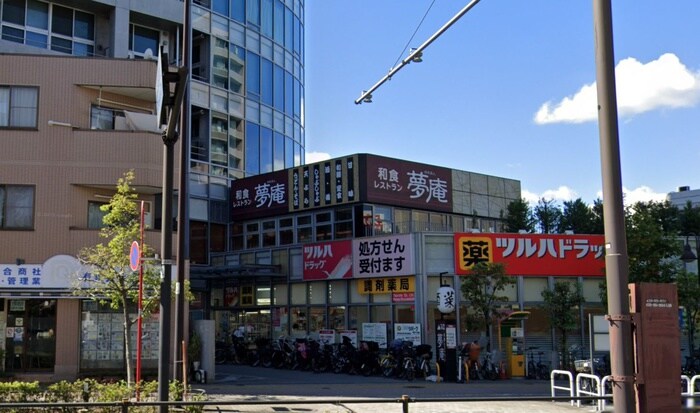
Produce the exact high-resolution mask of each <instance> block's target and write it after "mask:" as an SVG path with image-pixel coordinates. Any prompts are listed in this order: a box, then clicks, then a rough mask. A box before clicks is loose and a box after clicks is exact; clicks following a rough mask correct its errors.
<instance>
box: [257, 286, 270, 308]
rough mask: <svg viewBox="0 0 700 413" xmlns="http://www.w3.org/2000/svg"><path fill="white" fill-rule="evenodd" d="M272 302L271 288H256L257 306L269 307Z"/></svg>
mask: <svg viewBox="0 0 700 413" xmlns="http://www.w3.org/2000/svg"><path fill="white" fill-rule="evenodd" d="M271 302H272V300H271V299H270V287H269V286H258V287H255V305H261V306H269V305H270V304H271Z"/></svg>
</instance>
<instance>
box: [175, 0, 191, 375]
mask: <svg viewBox="0 0 700 413" xmlns="http://www.w3.org/2000/svg"><path fill="white" fill-rule="evenodd" d="M184 10H185V11H184V16H183V30H182V36H183V42H182V62H181V65H182V66H185V67H187V68H189V67H190V56H191V53H190V48H191V44H192V42H191V41H190V39H191V34H192V27H191V24H190V22H191V16H190V10H191V0H185V4H184ZM187 77H188V79H187V81H186V82H185V85H184V89H185V90H184V94H183V104H182V107H181V109H180V110H181V115H180V179H179V183H178V209H177V210H178V220H177V285H176V288H175V340H173V341H174V345H175V347H174V349H173V354H174V355H175V357H174V363H175V365H174V366H173V371H174V375H175V378H176V379H180V380H183V379H184V375H185V374H186V372H187V369H186V368H187V366H186V365H185V357H184V352H183V350H182V346H181V345H180V343H182V342H183V341H184V340H185V325H186V320H187V315H186V314H185V291H184V288H185V280H186V279H187V278H188V277H187V274H186V273H185V271H186V270H187V268H185V267H186V265H185V263H186V262H187V259H188V258H189V249H188V246H189V245H188V237H189V210H188V208H187V205H188V191H187V183H188V181H189V168H188V166H189V139H188V138H189V135H190V130H189V128H190V126H189V125H190V117H189V113H190V104H189V85H190V82H189V70H188V71H187ZM178 363H183V365H182V366H181V368H178V365H177V364H178ZM180 374H182V377H179V376H180Z"/></svg>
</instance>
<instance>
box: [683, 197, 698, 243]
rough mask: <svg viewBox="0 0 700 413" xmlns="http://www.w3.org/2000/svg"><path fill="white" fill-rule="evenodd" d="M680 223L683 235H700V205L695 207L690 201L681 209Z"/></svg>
mask: <svg viewBox="0 0 700 413" xmlns="http://www.w3.org/2000/svg"><path fill="white" fill-rule="evenodd" d="M678 224H679V227H680V233H681V235H700V207H693V204H692V203H691V202H690V201H688V203H687V204H685V206H684V207H683V209H682V210H680V211H679V214H678Z"/></svg>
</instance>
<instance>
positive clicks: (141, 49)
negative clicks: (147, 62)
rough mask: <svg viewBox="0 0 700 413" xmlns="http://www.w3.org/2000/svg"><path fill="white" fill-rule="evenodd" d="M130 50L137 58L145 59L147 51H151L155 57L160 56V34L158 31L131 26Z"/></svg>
mask: <svg viewBox="0 0 700 413" xmlns="http://www.w3.org/2000/svg"><path fill="white" fill-rule="evenodd" d="M130 26H131V27H130V31H129V50H131V51H132V52H134V55H135V56H141V57H143V56H144V55H145V53H146V50H147V49H151V53H152V54H153V56H157V55H158V52H159V51H158V44H159V43H160V33H158V30H153V29H149V28H146V27H142V26H136V25H134V24H132V25H130Z"/></svg>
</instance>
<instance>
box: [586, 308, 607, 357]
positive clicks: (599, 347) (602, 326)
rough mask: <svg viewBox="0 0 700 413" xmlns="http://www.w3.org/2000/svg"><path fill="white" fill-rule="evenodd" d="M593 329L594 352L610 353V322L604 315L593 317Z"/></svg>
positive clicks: (591, 316) (590, 315)
mask: <svg viewBox="0 0 700 413" xmlns="http://www.w3.org/2000/svg"><path fill="white" fill-rule="evenodd" d="M589 317H590V318H591V329H592V337H593V351H610V322H609V321H608V320H606V319H605V316H604V315H592V314H589Z"/></svg>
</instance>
